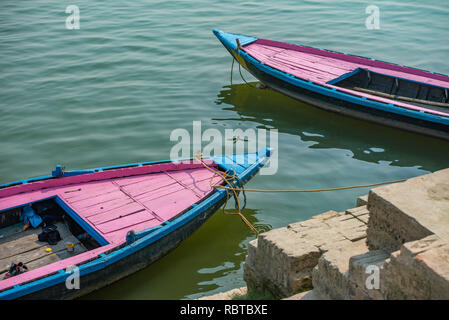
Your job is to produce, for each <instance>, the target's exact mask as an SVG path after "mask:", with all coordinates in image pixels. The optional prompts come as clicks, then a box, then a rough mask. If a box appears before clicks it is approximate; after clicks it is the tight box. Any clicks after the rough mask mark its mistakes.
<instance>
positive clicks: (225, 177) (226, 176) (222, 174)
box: [195, 154, 259, 235]
mask: <svg viewBox="0 0 449 320" xmlns="http://www.w3.org/2000/svg"><path fill="white" fill-rule="evenodd" d="M195 158H196V159H197V160H198V161H199V162H201V164H202V165H203V166H204V167H205V168H206V169H207V170H209V171H211V172H213V173H214V175H213V176H212V178H211V179H210V181H209V183H210V186H211V187H212V188H216V187H217V185H213V184H212V181H213V179H214V178H215V176H216V175H218V176H220V177H221V178H222V179H223V180H224V181H225V182H226V183H227V184H228V185H229V186H231V188H226V201H225V204H224V206H223V212H224V210H225V208H226V205H227V203H228V200H229V196H230V191H232V193H233V194H234V199H235V202H236V205H237V214H238V215H239V216H240V218H241V219H242V221H243V222H244V223H245V224H246V225H247V226H248V227H249V228H250V229H251V230H252V231H254V233H255V234H256V235H258V234H259V232H258V231H257V229H256V228H255V227H254V226H253V225H252V224H251V222H249V221H248V219H246V217H245V216H244V215H243V213H242V211H241V209H240V200H239V196H238V193H237V188H234V187H232V182H230V180H231V181H233V180H235V179H236V175H235V172H234V173H233V174H232V175H230V174H229V170H226V172H220V171H217V170H214V169H212V168H210V167H209V166H208V165H207V164H206V163H204V161H203V160H202V155H201V154H199V155H197V156H195Z"/></svg>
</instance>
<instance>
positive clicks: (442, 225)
mask: <svg viewBox="0 0 449 320" xmlns="http://www.w3.org/2000/svg"><path fill="white" fill-rule="evenodd" d="M368 210H369V212H370V219H369V221H368V231H367V235H368V245H369V247H370V249H387V250H389V251H395V250H398V249H399V248H400V247H401V245H402V244H403V243H405V242H409V241H414V240H418V239H422V238H425V237H427V236H429V235H431V234H436V235H438V236H439V237H440V238H442V239H445V240H446V241H448V240H449V228H448V226H449V214H448V212H449V169H445V170H441V171H437V172H435V173H432V174H427V175H423V176H419V177H415V178H412V179H408V180H407V181H405V182H402V183H395V184H392V185H388V186H383V187H379V188H376V189H373V190H371V191H370V193H369V196H368Z"/></svg>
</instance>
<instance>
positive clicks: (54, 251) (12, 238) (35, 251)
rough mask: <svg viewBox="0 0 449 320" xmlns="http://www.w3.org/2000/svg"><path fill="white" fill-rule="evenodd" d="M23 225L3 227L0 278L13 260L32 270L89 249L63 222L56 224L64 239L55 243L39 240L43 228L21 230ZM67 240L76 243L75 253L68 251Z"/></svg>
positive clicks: (0, 248) (0, 244)
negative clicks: (48, 250) (6, 228)
mask: <svg viewBox="0 0 449 320" xmlns="http://www.w3.org/2000/svg"><path fill="white" fill-rule="evenodd" d="M22 225H23V224H22V223H19V224H16V225H14V226H12V227H10V228H8V230H3V229H2V234H3V237H2V238H1V239H0V240H1V241H0V279H3V276H4V274H5V273H6V272H7V271H8V270H9V267H10V265H11V263H12V262H13V263H19V262H23V263H24V264H25V265H26V266H27V267H28V268H29V270H31V269H35V268H38V267H40V266H44V265H47V264H49V263H51V262H55V261H60V260H62V259H65V258H67V257H70V256H74V255H76V254H80V253H83V252H85V251H87V249H86V248H85V247H84V246H83V245H82V244H81V243H80V241H79V240H78V239H77V238H76V237H75V236H73V235H72V234H71V233H70V230H69V229H68V227H67V226H66V225H65V223H63V222H58V223H56V224H55V225H56V226H57V230H58V231H59V234H60V235H61V239H62V240H60V241H58V243H57V244H55V245H50V244H48V243H47V242H41V241H39V240H38V235H39V234H40V233H41V232H42V230H41V229H42V228H40V227H39V228H36V229H32V228H30V229H27V230H25V231H21V227H22ZM18 230H20V231H18ZM5 231H6V232H5ZM66 242H72V243H74V244H75V251H74V252H73V253H71V252H67V250H66V247H65V244H66ZM47 248H50V249H51V252H47V251H46V249H47Z"/></svg>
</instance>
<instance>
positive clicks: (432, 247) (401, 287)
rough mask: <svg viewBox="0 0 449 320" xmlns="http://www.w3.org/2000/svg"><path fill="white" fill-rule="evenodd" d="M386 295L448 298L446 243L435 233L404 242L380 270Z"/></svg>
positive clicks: (406, 297) (448, 279)
mask: <svg viewBox="0 0 449 320" xmlns="http://www.w3.org/2000/svg"><path fill="white" fill-rule="evenodd" d="M380 290H381V292H382V295H383V296H384V297H385V298H386V299H416V300H429V299H437V300H448V299H449V244H448V242H447V241H445V240H442V239H441V238H439V237H438V236H436V235H431V236H428V237H426V238H424V239H421V240H416V241H412V242H408V243H406V244H404V245H403V246H402V247H401V249H400V250H399V251H396V252H393V253H392V254H391V257H390V258H389V259H388V260H387V261H386V263H385V265H384V267H383V268H382V270H381V276H380Z"/></svg>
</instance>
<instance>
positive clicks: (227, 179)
mask: <svg viewBox="0 0 449 320" xmlns="http://www.w3.org/2000/svg"><path fill="white" fill-rule="evenodd" d="M195 159H196V160H198V161H199V162H200V163H201V164H202V165H203V166H204V167H205V168H206V169H207V170H209V171H211V172H212V173H213V174H214V175H213V176H212V177H211V179H210V181H209V184H210V186H211V188H216V189H224V190H226V201H225V204H224V206H223V212H224V210H225V208H226V204H227V203H228V200H229V198H230V194H231V192H232V194H234V198H235V201H236V205H237V214H238V215H239V216H240V218H241V219H242V220H243V222H244V223H245V224H246V225H247V226H248V227H249V228H250V229H251V230H253V231H254V232H255V233H256V235H257V234H259V233H258V231H257V229H256V228H255V227H254V226H253V225H252V224H251V222H249V221H248V219H246V217H245V216H244V215H243V213H242V212H241V209H240V201H239V196H238V193H237V192H238V191H243V192H267V193H268V192H282V193H286V192H324V191H337V190H347V189H356V188H367V187H375V186H380V185H384V184H391V183H397V182H404V181H406V180H407V179H399V180H392V181H385V182H378V183H372V184H364V185H356V186H348V187H337V188H326V189H288V190H282V189H265V190H262V189H245V188H243V186H242V187H241V188H236V187H233V183H232V182H231V181H234V180H235V179H236V178H237V176H236V174H235V172H233V174H232V175H231V174H229V170H226V171H225V172H221V171H218V170H214V169H212V168H211V167H209V166H208V165H207V164H206V163H205V162H204V161H203V160H202V155H201V153H200V154H198V155H197V156H195ZM216 176H220V177H221V178H222V179H223V180H224V181H225V182H226V183H227V184H228V185H229V187H226V186H222V185H219V184H213V183H212V182H213V180H214V178H215V177H216Z"/></svg>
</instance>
